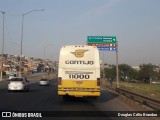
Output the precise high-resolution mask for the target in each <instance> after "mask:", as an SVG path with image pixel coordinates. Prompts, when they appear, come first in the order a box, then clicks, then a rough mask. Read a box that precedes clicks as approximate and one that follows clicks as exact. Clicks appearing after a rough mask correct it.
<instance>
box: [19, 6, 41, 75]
mask: <svg viewBox="0 0 160 120" xmlns="http://www.w3.org/2000/svg"><path fill="white" fill-rule="evenodd" d="M34 11H44V9H42V10H31V11H29V12H27V13H24V14H23V15H22V34H21V52H20V65H19V77H22V51H23V23H24V16H25V15H27V14H29V13H31V12H34Z"/></svg>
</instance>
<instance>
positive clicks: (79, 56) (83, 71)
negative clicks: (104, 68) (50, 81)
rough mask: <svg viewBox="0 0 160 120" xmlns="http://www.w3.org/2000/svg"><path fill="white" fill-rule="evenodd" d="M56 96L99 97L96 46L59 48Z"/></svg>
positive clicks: (98, 63) (98, 67) (97, 52)
mask: <svg viewBox="0 0 160 120" xmlns="http://www.w3.org/2000/svg"><path fill="white" fill-rule="evenodd" d="M58 95H60V96H64V97H65V96H75V97H84V96H93V97H97V96H100V61H99V51H98V49H97V47H96V46H87V45H70V46H63V47H62V48H61V50H60V56H59V69H58Z"/></svg>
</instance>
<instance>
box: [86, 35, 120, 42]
mask: <svg viewBox="0 0 160 120" xmlns="http://www.w3.org/2000/svg"><path fill="white" fill-rule="evenodd" d="M87 42H88V43H103V44H110V43H117V40H116V36H88V37H87Z"/></svg>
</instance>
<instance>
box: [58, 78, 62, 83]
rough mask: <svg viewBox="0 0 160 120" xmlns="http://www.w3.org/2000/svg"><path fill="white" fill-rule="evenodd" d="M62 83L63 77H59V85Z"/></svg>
mask: <svg viewBox="0 0 160 120" xmlns="http://www.w3.org/2000/svg"><path fill="white" fill-rule="evenodd" d="M61 84H62V78H61V77H59V78H58V85H61Z"/></svg>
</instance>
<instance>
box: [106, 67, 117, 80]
mask: <svg viewBox="0 0 160 120" xmlns="http://www.w3.org/2000/svg"><path fill="white" fill-rule="evenodd" d="M104 71H105V77H107V78H108V79H115V78H116V67H115V66H113V67H112V68H105V69H104Z"/></svg>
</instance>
